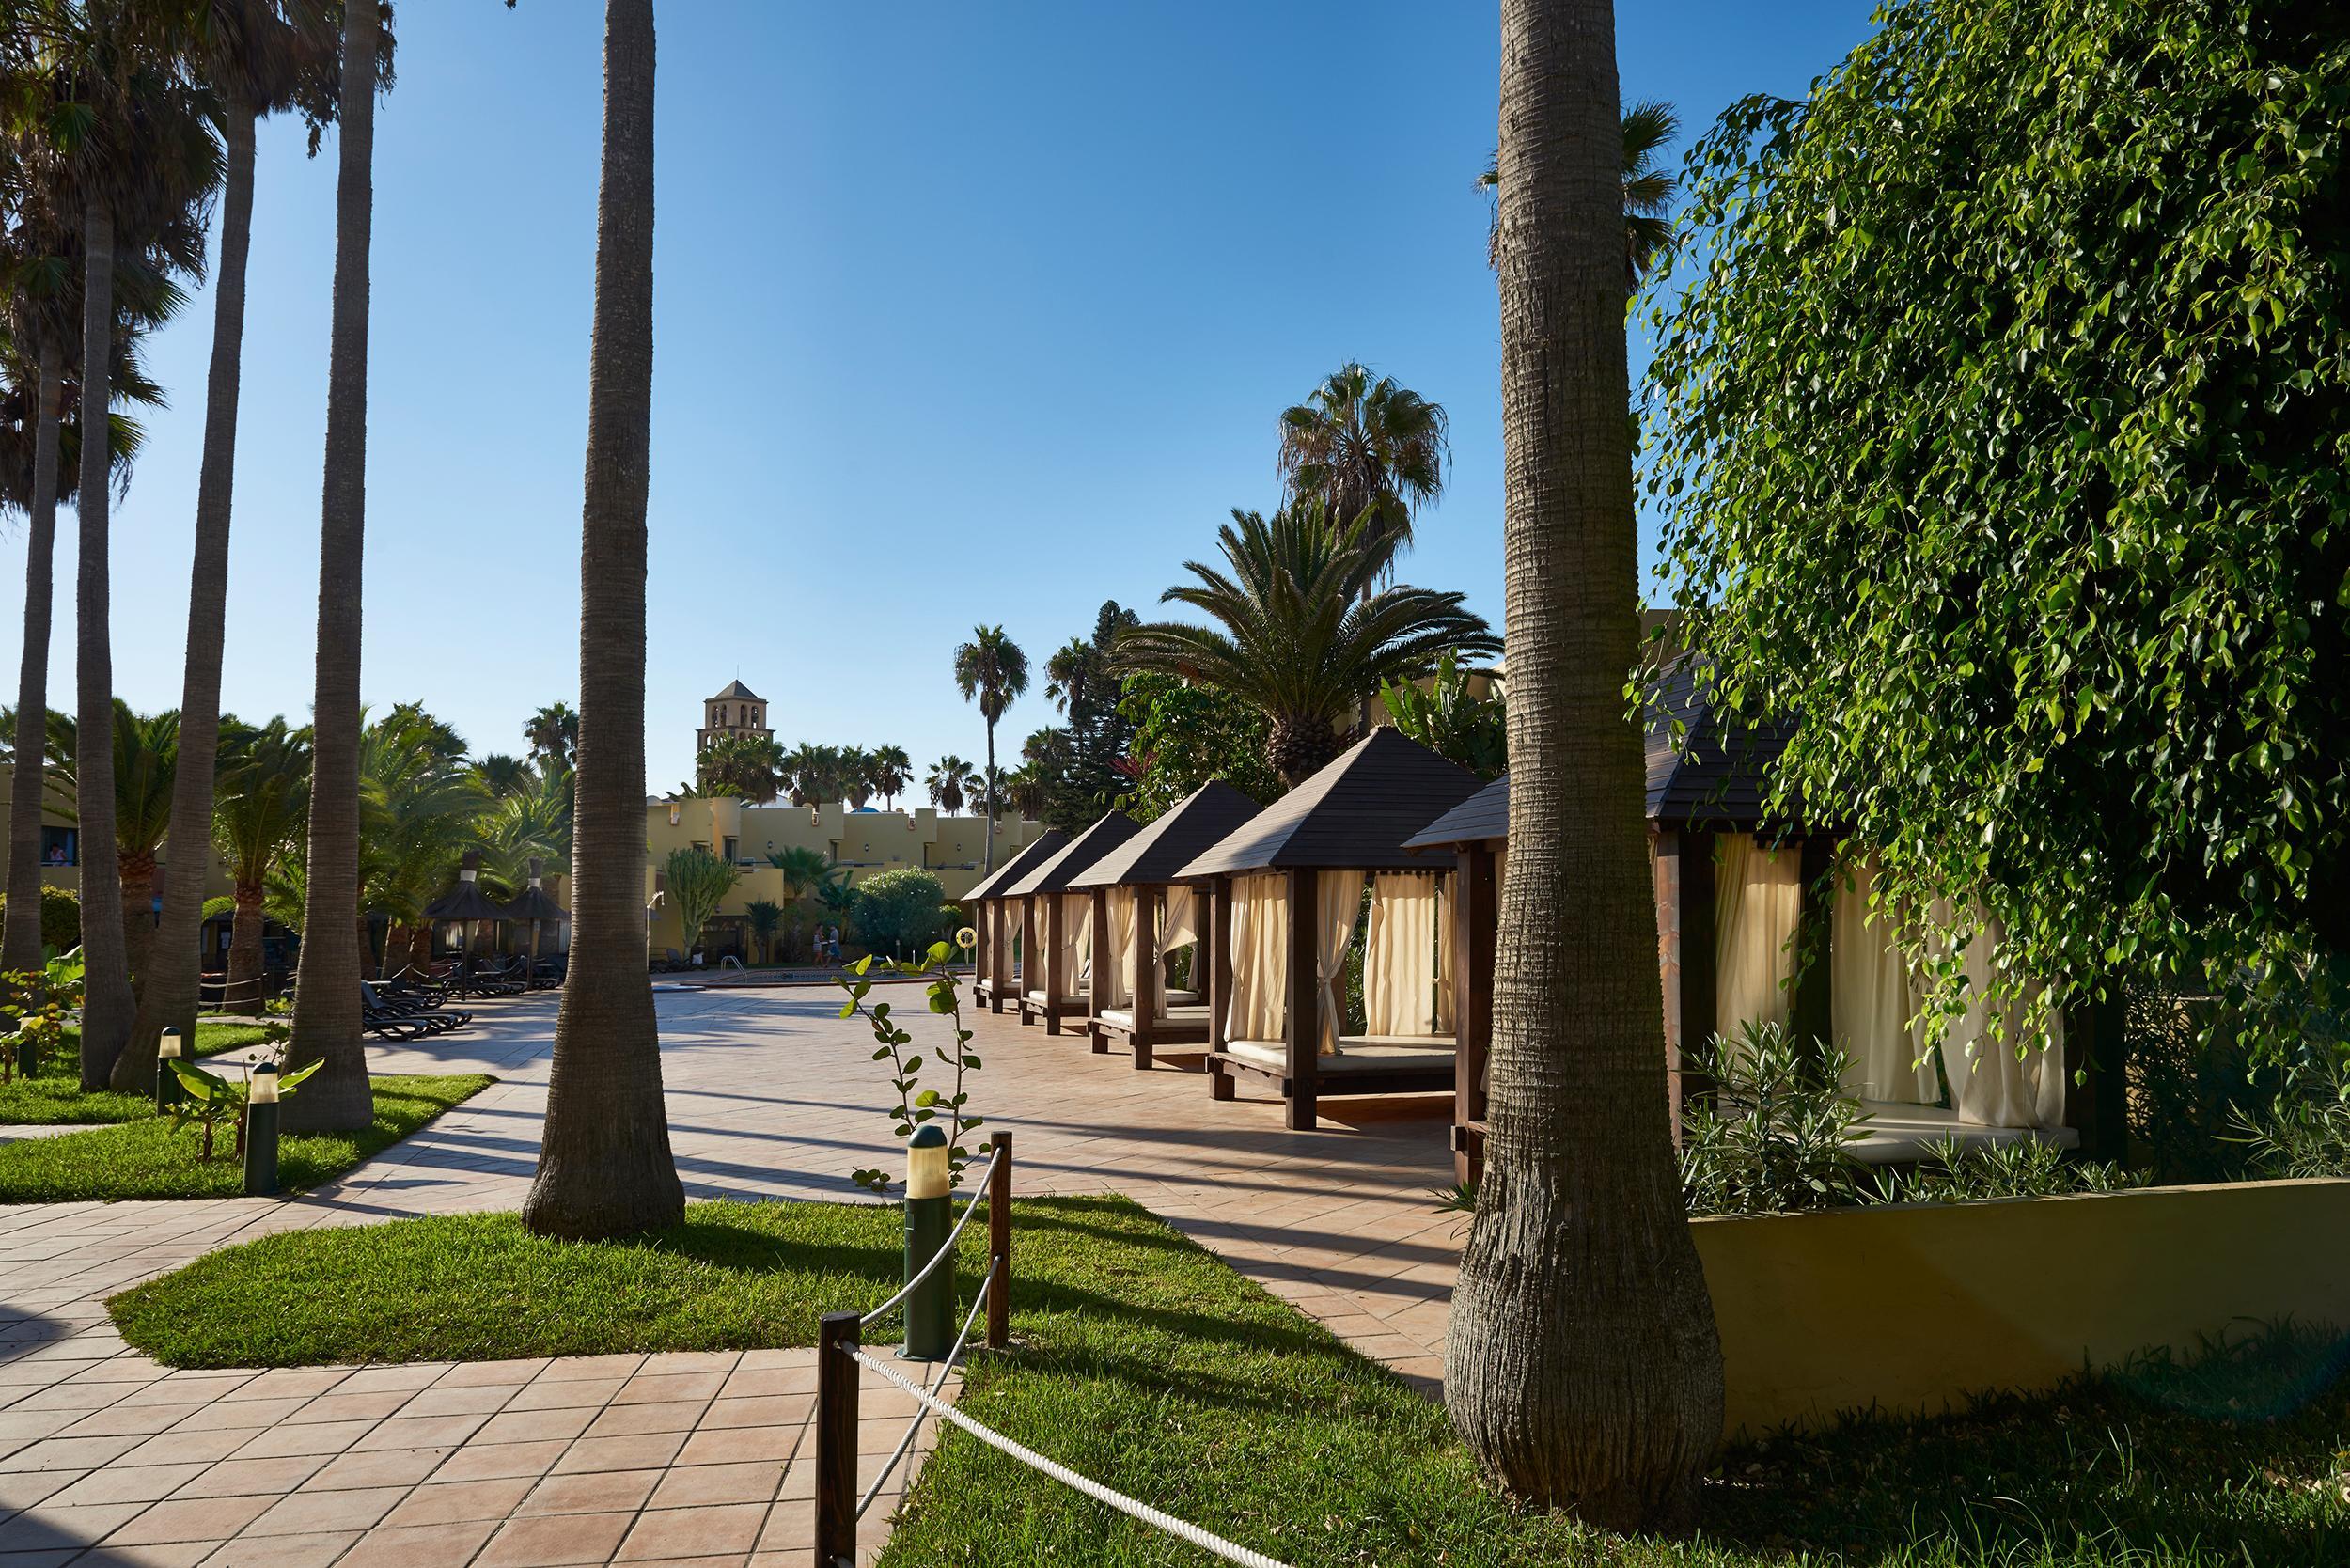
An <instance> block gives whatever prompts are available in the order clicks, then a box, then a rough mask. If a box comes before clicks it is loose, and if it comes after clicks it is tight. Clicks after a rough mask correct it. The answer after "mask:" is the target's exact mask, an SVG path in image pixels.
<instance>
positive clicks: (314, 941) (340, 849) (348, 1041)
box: [283, 4, 641, 1131]
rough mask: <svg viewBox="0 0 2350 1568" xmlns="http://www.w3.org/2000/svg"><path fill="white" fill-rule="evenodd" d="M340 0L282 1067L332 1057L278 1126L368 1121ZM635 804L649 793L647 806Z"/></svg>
mask: <svg viewBox="0 0 2350 1568" xmlns="http://www.w3.org/2000/svg"><path fill="white" fill-rule="evenodd" d="M342 11H343V38H342V73H341V76H340V81H341V84H342V95H341V108H340V119H341V129H340V132H339V135H340V137H341V146H340V147H339V148H338V149H337V154H338V159H339V165H340V166H339V167H338V168H337V179H336V186H335V287H334V306H333V315H332V324H331V326H330V327H329V329H328V336H329V343H328V348H327V371H326V464H325V483H324V487H323V495H322V499H321V505H320V509H319V629H318V687H317V690H318V697H317V703H316V706H315V708H314V709H313V710H312V713H311V737H312V738H311V742H310V841H309V845H308V850H307V855H306V858H305V864H304V870H303V883H304V890H303V916H302V957H301V959H300V960H299V964H298V967H297V970H296V974H295V980H294V1017H293V1037H292V1039H291V1040H290V1042H289V1043H288V1044H287V1047H286V1065H287V1066H288V1067H290V1068H291V1067H300V1066H302V1065H303V1064H305V1063H306V1062H311V1061H321V1062H323V1063H324V1064H325V1065H324V1066H323V1067H322V1068H321V1070H320V1071H319V1073H318V1074H317V1075H316V1076H314V1077H312V1078H311V1080H310V1081H309V1082H308V1083H306V1084H305V1085H303V1088H302V1092H301V1094H299V1095H297V1096H295V1097H293V1098H291V1099H289V1100H288V1101H287V1102H286V1109H285V1111H284V1113H283V1119H284V1124H285V1125H286V1126H288V1127H290V1128H298V1129H301V1130H305V1131H315V1130H318V1129H321V1128H330V1127H336V1128H339V1127H364V1126H366V1125H368V1122H369V1121H371V1120H372V1119H373V1116H374V1097H373V1095H372V1093H371V1092H370V1090H369V1089H368V1062H367V1053H366V1050H365V1049H364V1047H363V1046H362V1044H361V1043H360V1039H359V980H360V962H361V945H360V942H359V917H360V908H359V729H360V712H359V631H360V592H361V586H362V585H361V560H362V556H363V552H364V550H365V547H366V543H367V525H368V239H369V236H370V234H371V232H372V230H373V228H374V218H375V213H374V198H373V185H372V180H373V165H374V159H375V96H376V92H377V90H378V88H379V86H380V83H381V76H380V73H379V71H378V70H377V60H378V57H379V55H380V53H381V49H382V43H383V39H382V22H381V17H380V15H379V13H378V11H377V8H375V7H374V6H371V5H366V4H359V5H346V6H344V7H343V8H342ZM640 807H641V803H640Z"/></svg>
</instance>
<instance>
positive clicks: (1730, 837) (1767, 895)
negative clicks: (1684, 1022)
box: [1714, 833, 1803, 1044]
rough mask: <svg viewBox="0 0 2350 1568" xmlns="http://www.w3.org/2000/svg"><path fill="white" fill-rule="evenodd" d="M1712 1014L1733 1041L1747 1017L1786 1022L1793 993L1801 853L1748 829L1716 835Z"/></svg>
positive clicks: (1800, 900) (1800, 908) (1751, 1020)
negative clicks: (1758, 838) (1764, 841)
mask: <svg viewBox="0 0 2350 1568" xmlns="http://www.w3.org/2000/svg"><path fill="white" fill-rule="evenodd" d="M1714 843H1715V846H1716V847H1715V859H1714V922H1715V923H1714V1022H1715V1027H1716V1028H1717V1029H1719V1030H1720V1031H1721V1035H1722V1038H1723V1039H1724V1040H1726V1041H1730V1042H1731V1043H1733V1044H1734V1043H1736V1041H1737V1039H1738V1037H1739V1034H1740V1031H1741V1027H1742V1026H1744V1025H1747V1024H1758V1025H1760V1024H1774V1023H1775V1024H1779V1025H1784V1024H1786V1022H1787V1021H1788V1019H1789V1017H1790V1016H1791V1014H1792V1012H1793V1011H1794V996H1793V995H1792V994H1791V993H1790V992H1789V991H1788V989H1787V983H1786V982H1787V980H1789V979H1790V978H1791V977H1792V976H1793V975H1794V971H1795V952H1794V935H1795V922H1796V920H1797V918H1798V917H1800V916H1801V915H1802V913H1803V863H1802V857H1801V855H1798V854H1797V852H1796V851H1795V850H1794V849H1792V848H1786V849H1766V848H1764V847H1763V845H1760V844H1758V843H1756V842H1755V841H1754V835H1753V834H1751V833H1719V834H1716V835H1715V838H1714Z"/></svg>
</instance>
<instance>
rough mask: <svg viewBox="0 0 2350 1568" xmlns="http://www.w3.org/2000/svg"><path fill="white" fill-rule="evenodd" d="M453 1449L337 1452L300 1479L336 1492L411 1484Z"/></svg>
mask: <svg viewBox="0 0 2350 1568" xmlns="http://www.w3.org/2000/svg"><path fill="white" fill-rule="evenodd" d="M456 1451H457V1450H455V1449H380V1450H375V1451H374V1452H371V1453H359V1452H356V1451H352V1452H347V1453H343V1454H339V1455H337V1457H336V1458H334V1459H332V1460H330V1461H328V1463H327V1465H326V1467H325V1468H324V1469H321V1471H319V1473H318V1474H316V1475H314V1476H312V1477H311V1478H310V1479H309V1480H308V1481H306V1482H303V1485H304V1487H305V1489H306V1490H309V1491H312V1492H338V1491H341V1490H343V1489H344V1488H346V1487H351V1486H414V1485H415V1484H416V1483H417V1482H420V1481H422V1480H424V1479H425V1478H426V1477H427V1476H430V1475H431V1473H432V1472H433V1471H435V1470H437V1469H439V1468H440V1467H441V1462H442V1461H443V1460H445V1459H446V1458H447V1457H448V1456H449V1455H450V1454H452V1453H455V1452H456Z"/></svg>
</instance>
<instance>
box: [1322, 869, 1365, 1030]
mask: <svg viewBox="0 0 2350 1568" xmlns="http://www.w3.org/2000/svg"><path fill="white" fill-rule="evenodd" d="M1362 912H1363V873H1362V872H1360V871H1324V872H1322V873H1321V874H1320V875H1319V876H1317V877H1316V878H1315V879H1314V967H1315V968H1316V970H1318V971H1319V973H1318V974H1317V975H1316V976H1315V979H1316V980H1318V981H1319V982H1320V984H1321V987H1322V1006H1321V1007H1320V1008H1319V1009H1317V1010H1316V1011H1319V1013H1320V1014H1321V1018H1322V1031H1321V1032H1322V1043H1321V1044H1320V1045H1319V1046H1318V1047H1317V1050H1318V1052H1319V1054H1320V1055H1323V1056H1325V1057H1334V1056H1337V1055H1338V1054H1339V1035H1340V1030H1341V1027H1342V1026H1343V1025H1344V1023H1345V1021H1346V993H1345V990H1344V985H1345V981H1346V949H1347V948H1348V946H1349V945H1350V944H1351V943H1352V942H1353V940H1354V936H1355V920H1356V919H1357V918H1359V917H1361V915H1362Z"/></svg>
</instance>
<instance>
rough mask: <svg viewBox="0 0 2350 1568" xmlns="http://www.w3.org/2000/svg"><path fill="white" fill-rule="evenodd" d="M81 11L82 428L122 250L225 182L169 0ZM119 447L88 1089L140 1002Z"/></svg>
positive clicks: (93, 640)
mask: <svg viewBox="0 0 2350 1568" xmlns="http://www.w3.org/2000/svg"><path fill="white" fill-rule="evenodd" d="M71 17H72V19H73V23H74V24H76V25H75V27H74V33H73V36H72V38H71V45H70V51H71V52H70V55H69V69H70V70H71V79H72V83H73V95H74V97H75V98H76V100H77V104H76V106H77V107H79V108H80V109H81V110H82V111H83V112H82V113H81V114H80V115H78V116H76V117H73V118H69V119H62V120H60V121H59V122H58V124H59V128H60V132H61V134H60V142H61V145H62V146H63V147H64V149H65V150H66V152H67V153H68V162H69V165H70V167H71V175H72V179H73V182H74V185H75V186H76V187H77V190H78V195H79V197H80V201H81V207H82V267H83V272H82V389H81V391H82V409H81V428H82V429H83V430H84V431H97V430H104V429H106V428H107V426H108V424H109V422H110V418H111V414H112V408H113V391H112V380H111V373H110V372H111V369H112V367H113V363H114V354H115V348H116V329H117V310H116V305H115V283H114V274H115V266H116V261H117V251H118V249H120V250H122V251H127V252H131V253H133V254H137V253H142V252H145V251H146V250H148V249H149V244H150V237H151V236H153V235H157V234H160V233H162V232H164V231H165V230H168V229H183V228H186V227H189V226H191V225H193V226H194V227H196V228H198V229H199V230H200V229H201V227H203V214H202V212H200V208H201V206H202V204H204V203H205V202H206V201H208V200H209V198H210V196H211V192H212V191H213V190H214V189H215V188H216V187H217V186H218V184H219V182H220V178H221V154H220V148H219V146H218V144H217V143H215V142H214V141H213V140H212V136H211V128H210V126H209V124H208V123H207V121H206V119H205V117H204V114H203V104H202V102H201V100H200V98H199V95H198V94H197V92H196V90H195V88H194V87H193V86H192V84H190V83H189V82H188V81H187V80H186V78H185V77H184V76H183V75H182V74H181V73H180V71H178V70H177V66H178V61H177V60H176V59H175V58H174V57H173V55H172V54H171V53H170V52H168V51H166V50H165V49H164V48H161V47H158V44H159V41H161V40H159V39H158V38H157V37H156V36H154V33H153V28H154V27H155V25H156V24H159V23H161V22H162V21H163V19H164V18H163V13H162V12H161V11H159V10H151V9H141V8H132V7H117V6H103V7H90V6H86V7H84V8H80V9H79V10H78V11H76V12H73V13H71ZM170 41H171V42H173V43H177V42H178V41H179V40H178V39H172V40H170ZM196 243H197V245H198V246H199V247H200V245H201V241H200V240H199V241H197V242H196ZM199 254H200V250H199ZM110 456H111V454H110V452H109V450H108V447H107V444H106V443H105V442H103V441H87V440H86V441H84V442H83V443H82V449H81V453H80V457H81V476H80V478H79V481H78V483H77V486H76V489H77V492H78V495H79V499H78V501H77V503H76V509H75V510H76V512H77V514H78V516H79V521H80V528H79V534H80V563H79V564H80V581H79V583H78V584H77V586H76V591H75V595H74V619H75V658H74V688H75V710H76V712H75V718H76V722H77V724H78V725H79V727H80V730H81V742H82V748H81V767H80V768H79V770H78V772H77V774H76V786H77V792H78V794H79V799H78V800H77V801H76V802H75V806H76V810H77V814H78V816H79V819H80V834H81V845H82V864H83V865H84V866H85V867H92V866H95V867H98V868H100V869H101V871H100V874H99V875H97V876H85V877H83V879H82V960H83V1006H82V1018H81V1025H82V1083H83V1086H84V1087H85V1088H87V1089H98V1088H101V1087H103V1086H104V1085H105V1084H106V1083H107V1081H108V1079H109V1077H110V1075H111V1074H112V1073H113V1071H114V1066H115V1061H116V1058H118V1057H119V1056H120V1055H121V1054H122V1049H123V1046H124V1045H125V1044H126V1043H128V1042H129V1040H130V1036H131V1027H132V1024H133V1020H134V1017H135V1009H136V998H135V996H133V992H132V989H131V971H130V961H129V955H128V952H127V950H126V947H125V943H124V938H123V923H122V922H123V914H122V894H121V888H120V886H118V884H117V882H116V881H115V879H114V878H112V877H109V876H107V875H105V874H104V873H103V868H105V867H108V866H112V865H113V864H115V859H116V853H117V848H116V823H115V792H114V755H113V753H114V735H113V729H114V702H115V693H114V646H113V639H112V636H111V635H110V632H109V620H110V617H111V615H112V611H113V583H112V578H111V575H110V572H109V566H110V550H111V542H112V541H111V539H110V531H111V515H110V513H111V500H112V497H111V496H110V494H108V490H107V476H108V469H109V466H110ZM152 1076H153V1073H152V1069H151V1068H150V1069H149V1073H148V1077H149V1079H150V1080H151V1078H152Z"/></svg>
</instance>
